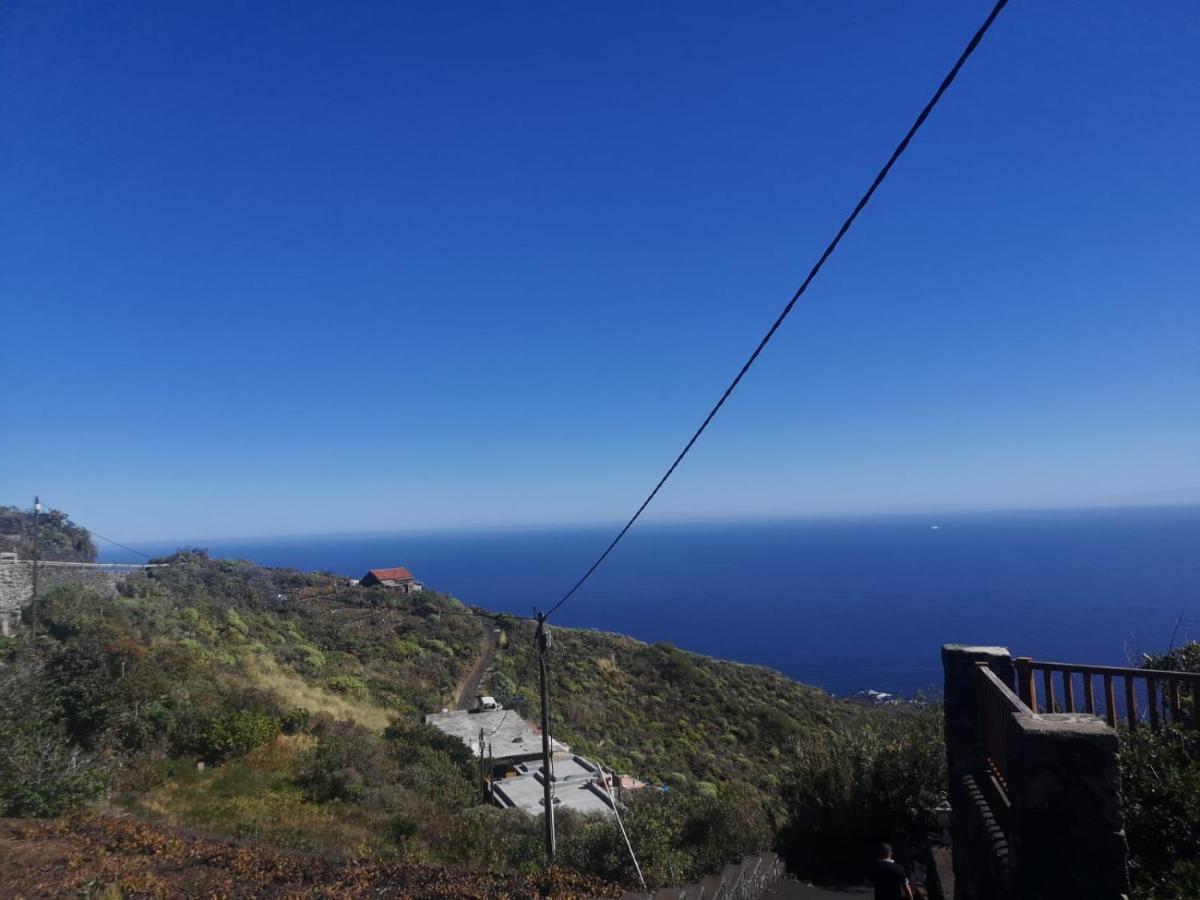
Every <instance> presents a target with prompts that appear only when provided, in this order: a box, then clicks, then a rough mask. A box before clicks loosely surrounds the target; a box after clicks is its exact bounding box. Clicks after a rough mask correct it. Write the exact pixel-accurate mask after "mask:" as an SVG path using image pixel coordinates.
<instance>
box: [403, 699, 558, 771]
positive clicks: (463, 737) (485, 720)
mask: <svg viewBox="0 0 1200 900" xmlns="http://www.w3.org/2000/svg"><path fill="white" fill-rule="evenodd" d="M425 721H426V722H428V723H429V724H430V725H432V726H433V727H434V728H436V729H438V731H441V732H444V733H445V734H448V735H450V736H452V737H456V738H458V739H459V740H460V741H462V742H463V743H464V744H466V745H467V746H468V747H469V748H470V749H471V752H472V753H473V754H474V755H475V756H479V755H480V750H479V733H480V731H482V732H483V736H484V750H483V752H484V754H485V755H486V754H487V753H488V750H489V747H488V745H490V751H491V753H490V755H491V758H492V760H493V762H494V764H495V767H496V768H497V769H511V768H514V767H516V766H517V765H519V764H520V763H526V762H531V761H533V760H540V759H541V758H542V732H541V729H540V728H536V727H535V726H533V725H531V724H530V723H529V722H526V721H525V720H524V719H522V718H521V716H520V714H518V713H517V712H516V711H515V710H504V709H500V708H499V707H497V708H496V709H486V710H480V711H478V712H476V711H475V710H465V709H456V710H442V711H441V712H440V713H430V714H429V715H427V716H426V717H425ZM550 752H551V753H553V754H555V755H558V754H563V755H568V754H570V752H571V748H570V747H568V746H567V745H566V744H563V743H560V742H559V741H556V740H554V739H553V738H551V740H550Z"/></svg>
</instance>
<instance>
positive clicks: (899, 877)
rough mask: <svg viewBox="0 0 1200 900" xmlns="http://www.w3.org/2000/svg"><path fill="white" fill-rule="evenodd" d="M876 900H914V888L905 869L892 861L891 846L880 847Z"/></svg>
mask: <svg viewBox="0 0 1200 900" xmlns="http://www.w3.org/2000/svg"><path fill="white" fill-rule="evenodd" d="M874 882H875V900H913V892H912V888H911V887H909V884H908V875H906V874H905V872H904V867H903V866H902V865H900V863H898V862H896V861H895V860H894V859H892V847H891V845H890V844H880V845H879V859H877V860H876V861H875V877H874Z"/></svg>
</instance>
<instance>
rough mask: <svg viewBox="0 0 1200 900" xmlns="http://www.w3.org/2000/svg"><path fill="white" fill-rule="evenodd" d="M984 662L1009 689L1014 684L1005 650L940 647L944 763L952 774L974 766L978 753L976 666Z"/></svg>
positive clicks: (1013, 671)
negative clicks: (944, 746) (944, 736)
mask: <svg viewBox="0 0 1200 900" xmlns="http://www.w3.org/2000/svg"><path fill="white" fill-rule="evenodd" d="M981 662H986V663H987V664H988V666H989V667H990V668H991V670H992V671H993V672H995V673H996V675H997V676H998V677H999V678H1000V680H1001V681H1003V682H1004V683H1005V684H1007V685H1008V686H1009V687H1015V686H1016V683H1017V675H1016V670H1015V669H1014V667H1013V661H1012V657H1011V656H1010V655H1009V653H1008V650H1006V649H1005V648H1004V647H973V646H970V645H968V644H943V645H942V673H943V675H944V679H945V680H944V684H943V689H942V690H943V695H942V696H943V702H944V704H945V706H944V710H945V711H944V715H945V724H946V761H947V762H948V763H949V766H950V768H949V771H950V772H951V773H953V772H956V771H962V770H963V769H964V767H965V768H967V769H971V768H973V767H974V764H975V762H976V757H977V751H978V746H977V744H978V734H979V700H978V697H979V694H978V690H979V686H978V682H977V681H976V679H977V678H978V677H979V676H977V675H976V674H975V670H976V668H977V663H981Z"/></svg>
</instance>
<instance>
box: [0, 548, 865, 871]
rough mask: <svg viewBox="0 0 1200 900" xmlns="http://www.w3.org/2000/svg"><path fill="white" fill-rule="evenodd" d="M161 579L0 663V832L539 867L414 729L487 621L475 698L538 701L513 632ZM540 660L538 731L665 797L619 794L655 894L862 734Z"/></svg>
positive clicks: (784, 685) (619, 663)
mask: <svg viewBox="0 0 1200 900" xmlns="http://www.w3.org/2000/svg"><path fill="white" fill-rule="evenodd" d="M163 561H165V562H169V563H170V565H169V566H168V567H165V568H157V569H152V570H148V571H147V572H146V573H144V574H139V575H136V576H132V577H131V578H130V579H129V580H128V581H127V582H126V584H125V585H124V587H123V589H122V591H121V593H120V595H119V596H117V597H114V598H105V597H102V596H100V595H98V594H96V593H93V592H91V591H88V590H87V589H85V588H83V587H81V586H67V587H62V588H58V589H56V590H53V591H49V592H47V593H46V594H45V595H44V596H42V597H41V598H40V600H39V609H38V613H37V616H36V621H37V623H38V633H37V634H36V635H35V636H34V639H33V640H32V641H27V640H25V639H20V640H9V641H7V642H5V643H4V644H3V646H2V647H0V660H2V662H0V698H2V699H0V815H4V816H54V815H58V814H61V813H63V812H66V811H68V810H71V809H75V808H78V807H80V806H81V805H86V804H87V803H88V802H89V801H92V800H97V801H98V800H100V799H101V798H107V799H108V801H109V802H110V803H112V804H115V805H116V806H117V807H118V808H122V809H125V810H128V811H131V812H134V813H137V814H138V815H140V816H142V817H144V818H147V819H150V820H154V821H157V822H160V823H162V824H164V825H168V826H180V827H185V828H188V829H191V830H193V831H199V832H203V833H207V834H211V835H214V836H229V837H236V838H241V839H246V840H252V841H254V842H256V843H259V844H261V845H263V846H275V847H281V848H290V849H299V850H303V851H307V852H310V853H314V854H318V855H323V856H336V857H341V858H349V859H355V860H380V861H383V860H399V861H403V862H405V863H429V864H436V865H449V866H453V867H469V868H472V869H476V870H486V871H492V872H508V873H516V872H527V873H532V872H536V871H537V870H538V869H539V868H540V867H541V864H542V836H541V825H540V823H539V822H538V820H537V819H534V818H531V817H528V816H525V815H524V814H521V813H517V812H514V811H505V810H500V809H496V808H492V807H488V806H483V805H481V804H480V802H479V800H480V797H479V787H478V770H477V768H476V766H475V765H474V764H473V763H472V762H471V760H470V758H469V754H468V751H467V750H466V748H465V747H464V746H463V745H462V744H461V743H460V742H458V741H456V740H453V739H449V738H447V737H445V736H444V735H442V734H441V733H440V732H438V731H436V730H435V729H432V728H430V727H429V726H426V725H425V724H424V723H423V714H424V713H426V712H429V711H434V710H437V709H440V708H442V707H444V706H447V705H451V704H452V703H453V701H454V700H455V694H456V692H457V691H458V689H459V687H460V686H461V684H462V683H463V680H464V678H465V676H466V675H467V673H468V672H469V671H470V670H471V669H472V667H473V666H474V664H475V662H476V661H477V659H478V655H479V653H480V652H481V650H482V648H483V647H484V646H485V637H486V635H487V633H488V632H490V631H491V629H492V628H494V627H496V626H497V625H500V626H501V627H502V628H503V629H504V632H503V633H504V635H505V638H504V639H503V640H501V641H500V642H499V647H498V649H497V656H496V664H495V669H494V671H493V672H492V673H491V675H490V676H489V679H488V681H487V682H485V684H486V686H487V688H488V689H489V690H491V691H492V692H493V693H494V694H495V695H496V696H498V697H500V698H501V700H508V699H510V698H511V697H512V696H513V695H514V694H515V693H517V692H518V689H519V690H520V692H523V693H525V694H530V693H536V692H531V691H530V685H529V684H528V683H527V681H526V680H525V679H522V678H520V677H519V674H520V673H519V671H518V670H519V668H521V666H522V664H523V662H524V661H525V660H526V659H527V651H528V647H529V645H530V641H531V637H532V632H531V629H530V626H529V624H528V623H527V622H524V621H520V620H508V619H506V617H503V616H493V615H491V614H488V613H486V612H484V611H481V610H472V609H469V608H467V607H465V606H463V605H462V604H461V603H459V602H458V601H456V600H454V599H452V598H450V597H446V596H444V595H441V594H437V593H435V592H425V593H422V594H417V595H413V596H405V595H402V594H399V593H397V592H393V591H388V590H386V589H367V588H362V587H359V586H355V587H351V586H349V585H348V584H347V583H346V582H345V580H344V579H340V578H337V577H335V576H331V575H325V574H319V573H302V572H296V571H291V570H281V569H266V568H262V567H259V566H256V565H253V564H251V563H247V562H239V561H233V560H214V559H210V558H208V556H207V555H206V554H205V553H204V552H203V551H199V550H186V551H181V552H179V553H177V554H175V555H174V556H171V557H169V558H168V559H166V560H163ZM554 640H555V646H554V651H553V655H554V662H553V672H554V684H553V691H554V698H555V704H554V709H553V720H554V729H555V734H556V736H557V737H560V738H561V739H562V740H564V741H567V742H569V743H571V744H572V745H573V746H575V747H576V748H577V749H578V750H580V751H581V752H583V753H584V754H585V755H588V756H590V757H593V758H598V759H599V760H601V761H603V762H604V763H605V764H606V765H610V766H614V767H616V768H618V769H619V770H621V771H624V772H629V773H631V774H634V775H637V776H641V777H644V778H647V779H649V780H651V781H653V782H655V783H656V784H666V785H669V786H670V790H669V791H666V792H664V791H660V790H656V789H648V790H643V791H640V792H635V793H634V795H633V797H632V799H631V800H630V802H629V806H628V809H627V812H626V827H627V828H628V830H629V832H630V835H631V837H632V839H633V840H634V841H635V843H636V845H637V847H638V850H639V856H640V861H641V862H642V867H643V870H644V871H645V873H646V876H647V879H648V880H649V881H650V882H651V883H653V884H663V883H667V882H679V881H686V880H691V879H696V878H699V877H701V876H702V875H703V874H705V873H706V872H709V871H713V870H714V869H717V868H720V867H721V866H722V865H724V864H725V863H727V862H731V861H735V860H737V859H740V858H741V857H742V856H743V855H745V854H747V853H750V852H753V851H756V850H760V849H764V848H766V847H769V846H771V845H772V844H773V843H774V842H775V840H776V837H777V835H778V834H779V832H780V830H781V828H782V827H783V826H784V825H786V823H787V822H788V817H789V815H793V814H794V808H795V809H798V808H799V807H798V806H797V805H796V804H795V803H794V802H793V801H792V800H791V799H789V798H790V797H791V795H790V794H789V793H788V790H789V786H790V785H792V784H793V783H794V782H795V778H796V777H797V776H796V773H797V772H798V771H800V769H799V767H800V765H801V763H802V759H803V757H802V756H801V755H799V751H798V748H800V747H802V746H804V745H805V744H804V742H805V741H812V740H819V739H820V737H819V736H820V735H826V734H829V735H836V734H841V733H843V731H844V729H846V728H851V727H857V723H860V722H861V721H863V720H864V719H865V718H866V717H868V716H869V715H870V713H868V712H865V711H862V710H858V709H855V708H853V707H850V706H847V705H845V704H842V703H839V702H837V701H835V700H833V699H832V698H830V697H828V696H827V695H825V694H823V693H821V692H820V691H816V690H813V689H811V688H807V687H804V686H802V685H798V684H796V683H794V682H792V681H789V680H788V679H786V678H784V677H782V676H781V675H779V674H778V673H775V672H772V671H769V670H767V669H762V668H757V667H753V666H744V665H739V664H735V663H726V662H721V661H718V660H713V659H707V658H704V657H700V656H697V655H694V654H690V653H685V652H683V651H681V650H678V649H676V648H674V647H671V646H669V645H665V644H663V645H655V646H649V645H646V644H643V643H640V642H638V641H634V640H631V639H629V638H625V637H621V636H618V635H609V634H600V633H597V632H588V631H576V630H571V629H555V631H554ZM527 674H528V673H527ZM537 712H538V711H537V709H536V706H534V707H533V708H526V709H523V713H524V714H525V715H526V716H536V715H537ZM559 818H560V821H559V837H560V847H561V853H562V861H563V862H564V863H566V864H568V865H570V866H573V867H576V868H578V869H580V870H582V871H585V872H592V873H596V874H599V875H601V876H603V877H606V878H610V879H615V880H619V881H621V882H623V883H625V884H632V883H634V879H635V875H634V872H633V868H632V865H631V863H630V861H629V859H628V854H627V853H626V851H625V849H624V842H623V840H622V839H621V838H620V835H619V832H618V831H617V829H616V827H615V823H614V822H613V821H612V820H609V819H607V818H604V817H599V818H595V817H591V818H589V817H582V816H578V815H573V814H570V813H563V814H562V815H561V816H560V817H559ZM877 838H878V835H875V834H871V835H862V839H863V840H864V841H865V842H867V843H868V844H869V843H870V842H873V841H875V840H877Z"/></svg>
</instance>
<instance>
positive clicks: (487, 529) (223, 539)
mask: <svg viewBox="0 0 1200 900" xmlns="http://www.w3.org/2000/svg"><path fill="white" fill-rule="evenodd" d="M1190 507H1198V508H1200V500H1194V499H1186V500H1180V501H1177V502H1169V501H1162V500H1158V501H1142V502H1139V501H1124V502H1097V503H1077V504H1056V505H1050V506H992V507H980V508H975V509H945V508H942V509H934V508H930V509H915V510H876V511H862V512H847V511H826V512H808V513H804V512H788V513H775V514H772V513H766V514H760V515H733V516H705V515H699V516H691V517H672V518H668V519H660V520H653V521H648V522H646V523H644V527H647V528H654V527H678V526H686V525H753V524H760V523H768V522H780V523H782V522H808V521H824V520H854V519H889V518H915V517H918V516H928V517H931V518H934V517H938V516H946V517H952V516H966V515H994V514H1000V513H1053V512H1100V511H1109V510H1118V509H1144V510H1150V509H1187V508H1190ZM68 515H69V514H68ZM76 524H79V523H76ZM934 524H936V523H934ZM620 525H621V523H620V522H619V521H618V520H617V519H587V520H577V521H562V520H558V521H547V522H529V523H513V524H509V525H474V526H473V525H434V526H426V527H403V526H400V527H395V528H373V529H368V530H364V531H304V532H275V533H269V534H265V533H264V534H257V535H224V536H213V535H210V536H208V537H202V538H128V539H124V540H123V541H122V543H134V544H145V545H167V544H176V545H177V547H178V548H179V549H183V548H184V547H201V545H203V544H204V543H205V542H215V543H230V542H240V541H247V542H251V541H272V540H291V539H300V538H305V539H312V538H335V539H344V538H354V537H364V538H365V537H390V536H393V535H453V534H464V535H466V534H491V533H497V532H502V533H520V532H538V531H560V530H592V529H603V528H619V527H620ZM81 527H84V528H86V527H87V526H82V525H81ZM88 530H89V533H91V534H93V535H95V532H91V530H90V529H88ZM102 541H103V539H102ZM104 545H105V546H111V542H108V541H104ZM97 552H99V548H98V551H97Z"/></svg>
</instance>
